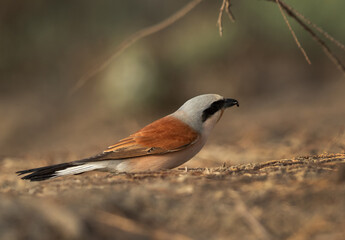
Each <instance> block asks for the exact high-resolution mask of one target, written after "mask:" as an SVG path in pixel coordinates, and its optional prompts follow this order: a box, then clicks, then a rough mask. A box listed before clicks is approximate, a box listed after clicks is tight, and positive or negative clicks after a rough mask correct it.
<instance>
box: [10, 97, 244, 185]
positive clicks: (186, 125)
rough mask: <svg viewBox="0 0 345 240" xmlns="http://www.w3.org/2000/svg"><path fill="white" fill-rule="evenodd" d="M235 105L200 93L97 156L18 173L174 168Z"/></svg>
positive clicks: (33, 176)
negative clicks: (224, 113) (225, 112)
mask: <svg viewBox="0 0 345 240" xmlns="http://www.w3.org/2000/svg"><path fill="white" fill-rule="evenodd" d="M234 105H237V106H239V104H238V101H237V100H235V99H231V98H224V97H222V96H219V95H217V94H205V95H200V96H197V97H194V98H192V99H190V100H188V101H187V102H185V103H184V104H183V105H182V106H181V107H180V108H179V109H178V110H177V111H176V112H174V113H172V114H170V115H168V116H166V117H163V118H161V119H159V120H157V121H154V122H153V123H151V124H149V125H147V126H146V127H144V128H142V129H141V130H139V131H138V132H136V133H134V134H132V135H130V136H129V137H127V138H124V139H122V140H120V141H118V142H117V143H116V144H114V145H112V146H110V147H108V149H107V150H105V151H104V152H102V153H100V154H98V155H96V156H93V157H90V158H86V159H82V160H78V161H74V162H68V163H61V164H57V165H52V166H47V167H41V168H34V169H29V170H23V171H18V172H17V173H18V174H19V175H22V174H28V175H26V176H24V177H22V179H26V180H30V181H42V180H46V179H50V178H55V177H59V176H64V175H71V174H80V173H84V172H88V171H92V170H103V171H104V170H106V171H112V172H142V171H157V170H163V169H171V168H175V167H177V166H179V165H181V164H183V163H184V162H186V161H188V160H189V159H191V158H192V157H193V156H194V155H195V154H197V153H198V152H199V151H200V150H201V148H202V147H203V146H204V144H205V143H206V140H207V138H208V136H209V134H210V132H211V130H212V129H213V127H214V126H215V125H216V123H217V122H218V121H219V119H220V118H221V117H222V115H223V112H224V110H225V109H226V108H228V107H231V106H234Z"/></svg>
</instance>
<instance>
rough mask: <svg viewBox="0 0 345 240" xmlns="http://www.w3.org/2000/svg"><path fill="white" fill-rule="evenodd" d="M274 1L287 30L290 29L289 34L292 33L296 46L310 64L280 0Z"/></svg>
mask: <svg viewBox="0 0 345 240" xmlns="http://www.w3.org/2000/svg"><path fill="white" fill-rule="evenodd" d="M276 3H277V5H278V7H279V10H280V12H281V14H282V15H283V18H284V21H285V23H286V25H287V26H288V28H289V30H290V32H291V34H292V37H293V38H294V40H295V42H296V44H297V46H298V48H299V49H300V50H301V52H302V54H303V56H304V58H305V60H306V61H307V62H308V63H309V64H311V62H310V59H309V57H308V55H307V53H306V52H305V50H304V48H303V47H302V45H301V43H300V42H299V41H298V38H297V36H296V34H295V32H294V31H293V29H292V27H291V25H290V23H289V21H288V19H287V17H286V15H285V13H284V11H283V8H282V6H281V3H280V0H276Z"/></svg>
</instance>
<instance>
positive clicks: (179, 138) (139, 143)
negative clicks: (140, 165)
mask: <svg viewBox="0 0 345 240" xmlns="http://www.w3.org/2000/svg"><path fill="white" fill-rule="evenodd" d="M198 136H199V134H198V133H197V132H196V131H195V130H193V129H192V128H190V127H189V126H188V125H187V124H185V123H183V122H181V121H180V120H177V119H176V118H174V117H172V116H166V117H164V118H161V119H159V120H157V121H155V122H153V123H151V124H149V125H147V126H146V127H144V128H142V129H141V130H139V131H138V132H136V133H134V134H132V135H130V136H129V137H127V138H124V139H122V140H120V141H119V142H117V143H116V144H114V145H112V146H110V147H108V149H107V150H105V151H104V152H103V153H101V154H99V155H97V156H95V157H92V158H90V159H85V160H86V161H87V160H88V161H91V160H93V161H95V160H96V161H99V160H115V159H124V158H132V157H140V156H146V155H153V154H164V153H167V152H175V151H179V150H183V149H185V148H186V147H188V146H190V145H191V144H194V143H195V142H196V141H197V139H198Z"/></svg>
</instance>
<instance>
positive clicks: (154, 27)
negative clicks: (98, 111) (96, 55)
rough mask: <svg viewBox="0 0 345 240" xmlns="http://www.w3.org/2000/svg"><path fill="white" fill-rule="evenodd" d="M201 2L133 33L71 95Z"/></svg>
mask: <svg viewBox="0 0 345 240" xmlns="http://www.w3.org/2000/svg"><path fill="white" fill-rule="evenodd" d="M201 1H202V0H192V1H191V2H189V3H188V4H187V5H186V6H184V7H183V8H181V9H180V10H179V11H177V12H175V13H174V14H173V15H171V16H170V17H168V18H166V19H165V20H163V21H161V22H159V23H157V24H155V25H152V26H150V27H147V28H144V29H141V30H139V31H138V32H136V33H134V34H133V35H132V36H130V37H129V38H126V39H125V40H124V41H123V42H122V43H120V45H118V47H117V48H116V49H115V51H114V52H113V53H112V55H110V56H109V57H108V58H106V59H105V60H104V61H103V62H102V63H101V64H100V65H98V66H96V67H95V68H94V69H92V70H91V71H89V72H88V73H87V74H86V75H84V76H83V77H82V78H80V79H79V81H77V83H76V84H75V86H74V87H73V89H72V91H71V93H74V92H75V91H77V90H78V89H80V88H81V87H82V86H83V85H84V84H85V83H86V82H87V81H88V80H89V79H90V78H92V77H94V76H95V75H96V74H97V73H99V72H101V71H103V70H104V69H105V68H106V67H107V66H109V64H110V63H111V62H112V61H114V59H115V58H116V57H118V56H119V55H120V54H121V53H122V52H123V51H124V50H126V49H127V48H129V47H130V46H132V45H133V44H134V43H135V42H137V41H138V40H140V39H142V38H144V37H147V36H149V35H152V34H154V33H156V32H159V31H161V30H163V29H165V28H167V27H168V26H170V25H172V24H173V23H175V22H176V21H178V20H179V19H181V18H182V17H184V16H185V15H186V14H187V13H189V12H190V11H191V10H192V9H193V8H195V7H196V6H197V5H198V4H199V3H200V2H201Z"/></svg>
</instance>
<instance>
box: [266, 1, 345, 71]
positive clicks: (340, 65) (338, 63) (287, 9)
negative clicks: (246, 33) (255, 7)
mask: <svg viewBox="0 0 345 240" xmlns="http://www.w3.org/2000/svg"><path fill="white" fill-rule="evenodd" d="M269 1H277V0H269ZM279 3H280V5H281V7H282V8H283V9H284V10H285V12H286V13H287V14H289V16H291V17H292V18H294V19H295V20H296V21H297V22H298V23H299V24H300V25H301V26H302V27H303V28H304V29H305V30H306V31H307V32H308V33H309V34H310V35H311V36H312V38H313V39H314V40H315V41H316V42H317V43H318V44H320V45H321V47H322V49H323V50H324V52H325V54H326V55H327V56H328V58H329V59H330V60H331V61H332V62H333V63H334V64H335V65H336V66H337V67H338V69H339V70H340V71H341V72H342V73H343V74H344V75H345V66H344V64H343V63H342V62H341V61H340V59H339V58H338V57H337V56H335V54H334V53H333V52H332V51H331V49H330V48H329V47H328V46H327V44H326V43H325V42H324V41H323V40H322V39H321V38H320V37H319V36H318V35H317V34H316V33H315V32H314V31H313V30H312V29H311V28H310V27H309V26H308V25H307V24H306V23H304V22H303V21H302V20H301V19H300V18H299V17H298V16H297V14H296V13H295V12H294V11H293V10H292V9H291V8H290V7H289V6H288V5H287V4H285V3H284V2H282V1H281V0H279Z"/></svg>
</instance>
